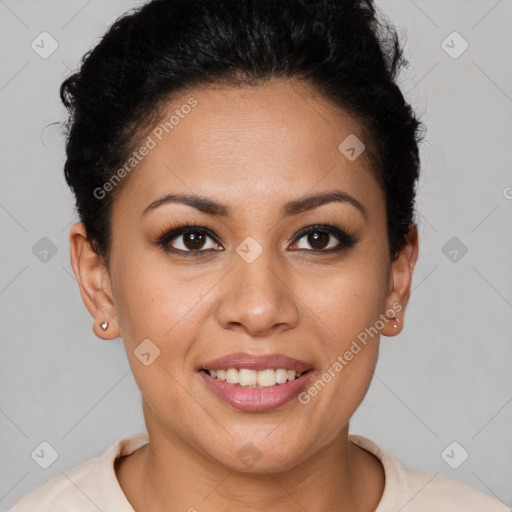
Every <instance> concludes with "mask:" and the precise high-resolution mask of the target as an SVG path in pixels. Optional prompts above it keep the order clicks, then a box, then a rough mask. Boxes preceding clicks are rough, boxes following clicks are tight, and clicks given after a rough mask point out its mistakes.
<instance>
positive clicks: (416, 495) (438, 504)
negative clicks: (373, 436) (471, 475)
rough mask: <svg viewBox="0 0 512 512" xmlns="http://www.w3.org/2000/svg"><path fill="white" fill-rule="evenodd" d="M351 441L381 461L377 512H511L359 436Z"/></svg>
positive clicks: (470, 488) (480, 493)
mask: <svg viewBox="0 0 512 512" xmlns="http://www.w3.org/2000/svg"><path fill="white" fill-rule="evenodd" d="M350 440H351V441H352V442H353V443H354V444H356V445H357V446H359V447H360V448H363V449H364V450H366V451H368V452H370V453H371V454H372V455H374V456H375V457H377V459H379V460H380V462H381V464H382V466H383V468H384V473H385V485H384V492H383V494H382V497H381V501H380V503H379V505H378V507H377V509H376V510H375V512H389V511H392V510H400V511H401V512H483V511H485V512H511V511H512V509H510V508H509V507H507V506H506V505H505V504H504V503H502V502H501V501H500V500H498V499H496V498H494V497H492V496H490V495H488V494H485V493H483V492H481V491H479V490H478V489H475V488H474V487H471V486H469V485H467V484H465V483H462V482H459V481H457V480H452V479H450V478H447V477H445V476H442V475H440V474H438V473H428V472H426V471H421V470H418V469H414V468H410V467H408V466H406V465H405V464H403V463H402V462H401V461H400V460H399V459H398V458H396V457H394V456H393V455H391V454H390V453H388V452H387V451H385V450H383V449H381V448H380V447H379V446H377V445H376V444H375V443H374V442H373V441H371V440H369V439H367V438H365V437H362V436H357V435H351V436H350Z"/></svg>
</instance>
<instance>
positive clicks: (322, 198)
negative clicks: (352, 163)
mask: <svg viewBox="0 0 512 512" xmlns="http://www.w3.org/2000/svg"><path fill="white" fill-rule="evenodd" d="M332 202H340V203H348V204H351V205H352V206H354V207H355V208H357V209H358V210H359V211H360V212H361V213H362V214H363V217H364V218H365V219H366V218H367V212H366V209H365V207H364V206H363V205H362V204H361V203H360V202H359V201H358V200H357V199H356V198H355V197H353V196H351V195H350V194H347V193H346V192H343V191H341V190H334V191H332V192H323V193H319V194H312V195H308V196H305V197H301V198H299V199H295V200H293V201H290V202H288V203H286V204H285V205H283V207H282V208H281V215H282V216H283V217H290V216H292V215H297V214H299V213H303V212H306V211H309V210H313V209H314V208H318V207H319V206H322V205H324V204H327V203H332ZM168 203H180V204H186V205H188V206H192V207H193V208H196V209H197V210H199V211H200V212H203V213H206V214H207V215H213V216H216V217H229V216H230V215H231V208H230V207H229V206H225V205H223V204H220V203H217V202H215V201H212V200H211V199H208V198H206V197H202V196H197V195H191V194H167V195H165V196H163V197H160V198H158V199H155V200H154V201H153V202H151V203H150V204H149V205H148V206H146V208H144V211H143V212H142V216H144V215H146V214H148V213H149V212H151V211H153V210H155V209H156V208H158V207H159V206H161V205H163V204H168Z"/></svg>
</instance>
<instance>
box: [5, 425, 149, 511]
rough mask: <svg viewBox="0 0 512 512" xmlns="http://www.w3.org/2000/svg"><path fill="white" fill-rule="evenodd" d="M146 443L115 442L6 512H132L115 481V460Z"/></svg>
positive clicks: (141, 437)
mask: <svg viewBox="0 0 512 512" xmlns="http://www.w3.org/2000/svg"><path fill="white" fill-rule="evenodd" d="M146 442H147V434H146V433H139V434H135V435H133V436H129V437H126V438H123V439H120V440H118V441H116V442H115V443H114V444H113V445H111V446H110V447H108V448H107V450H106V451H105V452H104V453H103V454H101V455H99V456H97V457H94V458H92V459H89V460H87V461H86V462H84V463H82V464H80V465H79V466H76V467H74V468H72V469H70V470H68V471H63V472H62V474H60V475H58V476H55V477H53V478H51V479H50V480H48V481H47V482H45V483H44V484H42V485H40V486H39V487H36V488H35V489H33V490H32V491H31V492H29V493H28V494H27V495H25V496H24V497H23V498H22V499H21V500H20V501H18V502H17V503H16V504H15V505H14V507H13V508H11V509H10V510H9V512H34V511H35V510H37V511H38V512H74V511H76V510H80V512H89V511H91V512H98V510H116V512H125V511H126V512H132V511H133V509H132V508H131V507H130V505H129V502H128V501H127V499H126V497H125V496H124V494H123V492H122V489H121V487H120V485H119V483H118V481H117V478H116V475H115V471H114V460H115V459H116V457H118V456H122V455H127V454H128V453H132V452H133V451H135V450H136V449H138V448H140V447H141V446H143V445H144V444H146Z"/></svg>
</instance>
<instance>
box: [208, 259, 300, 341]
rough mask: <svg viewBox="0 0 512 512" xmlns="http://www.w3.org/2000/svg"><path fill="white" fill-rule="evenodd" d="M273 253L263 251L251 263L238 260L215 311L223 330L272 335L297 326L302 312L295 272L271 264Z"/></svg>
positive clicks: (254, 334) (229, 275)
mask: <svg viewBox="0 0 512 512" xmlns="http://www.w3.org/2000/svg"><path fill="white" fill-rule="evenodd" d="M270 252H271V251H270V250H267V251H263V253H262V254H261V255H260V256H259V257H258V258H257V259H256V260H255V261H253V262H252V263H247V262H246V261H244V260H243V259H242V258H238V259H235V262H234V268H233V269H232V270H231V272H229V274H228V276H227V280H226V283H225V284H224V286H223V287H222V289H221V291H220V293H221V298H220V301H219V303H218V307H217V310H216V314H217V319H218V322H219V324H220V325H221V326H222V327H223V328H225V329H231V330H240V331H245V332H246V333H247V334H249V335H250V336H269V335H271V334H274V333H275V332H277V331H281V330H283V331H284V330H287V329H292V328H294V327H296V326H297V324H298V322H299V320H300V310H299V308H298V303H297V302H298V301H299V299H298V297H297V296H296V295H295V293H294V291H293V290H294V277H293V269H291V268H286V267H285V266H284V265H280V264H276V262H275V261H274V262H272V261H271V260H272V257H271V254H270ZM295 272H297V271H296V270H295Z"/></svg>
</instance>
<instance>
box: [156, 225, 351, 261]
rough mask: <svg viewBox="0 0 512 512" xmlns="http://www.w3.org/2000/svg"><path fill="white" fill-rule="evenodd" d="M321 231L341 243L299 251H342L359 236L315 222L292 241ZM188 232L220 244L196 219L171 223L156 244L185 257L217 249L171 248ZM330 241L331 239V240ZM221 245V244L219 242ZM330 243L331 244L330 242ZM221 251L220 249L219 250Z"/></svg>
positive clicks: (318, 252)
mask: <svg viewBox="0 0 512 512" xmlns="http://www.w3.org/2000/svg"><path fill="white" fill-rule="evenodd" d="M315 232H321V233H327V234H328V235H331V236H334V237H335V238H337V239H338V240H339V245H338V246H337V247H335V248H331V249H327V250H325V249H297V250H298V251H306V252H313V253H317V254H331V253H336V252H340V251H342V250H344V249H349V248H351V247H353V246H354V245H356V244H357V242H358V240H357V238H356V237H355V236H354V235H353V234H351V233H347V232H346V231H344V230H343V229H341V228H339V227H337V226H333V225H330V224H314V225H311V226H308V227H306V228H304V229H301V230H300V231H299V232H298V233H297V235H295V237H294V239H293V241H292V243H293V244H295V243H296V242H298V241H299V240H301V239H302V238H303V237H304V236H306V235H309V234H310V233H315ZM187 233H199V234H202V235H206V236H208V237H210V238H211V239H212V240H213V241H214V242H215V243H216V244H219V242H218V238H217V236H216V235H215V234H214V233H213V232H212V231H211V230H210V229H208V228H205V227H201V226H198V225H197V224H196V223H195V221H192V222H182V223H180V225H179V226H176V225H171V226H166V227H165V228H164V229H163V230H162V231H161V232H160V234H159V235H157V236H156V240H155V241H154V244H155V245H156V246H157V247H159V248H161V249H162V250H163V251H165V252H166V253H171V254H178V255H183V256H185V257H201V256H205V255H207V254H210V253H211V251H217V249H206V250H205V249H199V250H196V251H194V250H188V251H184V250H182V249H172V248H169V244H170V243H171V242H172V241H173V240H174V239H175V238H178V237H179V236H181V235H185V234H187ZM329 243H330V241H329ZM219 245H220V244H219ZM328 245H329V244H328ZM219 252H220V250H219Z"/></svg>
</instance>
